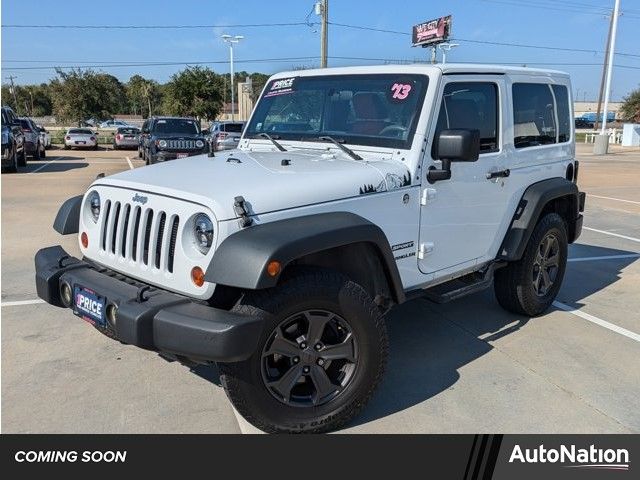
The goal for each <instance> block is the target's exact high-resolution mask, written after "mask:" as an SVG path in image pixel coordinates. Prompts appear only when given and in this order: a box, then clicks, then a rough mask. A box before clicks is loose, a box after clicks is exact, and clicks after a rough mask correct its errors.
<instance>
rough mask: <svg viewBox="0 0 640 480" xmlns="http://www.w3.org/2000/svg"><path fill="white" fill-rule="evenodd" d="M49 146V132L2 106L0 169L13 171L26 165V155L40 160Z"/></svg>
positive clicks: (27, 118)
mask: <svg viewBox="0 0 640 480" xmlns="http://www.w3.org/2000/svg"><path fill="white" fill-rule="evenodd" d="M49 147H51V137H50V135H49V132H48V131H47V130H46V129H45V128H44V127H42V126H41V125H36V124H35V122H34V121H33V120H32V119H30V118H29V117H18V116H17V115H16V114H15V112H14V111H13V110H12V109H11V107H2V171H7V172H10V173H15V172H17V171H18V167H25V166H26V165H27V157H31V158H33V159H34V160H40V159H41V158H44V157H45V156H46V155H47V148H49Z"/></svg>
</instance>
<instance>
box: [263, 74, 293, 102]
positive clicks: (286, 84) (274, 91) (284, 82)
mask: <svg viewBox="0 0 640 480" xmlns="http://www.w3.org/2000/svg"><path fill="white" fill-rule="evenodd" d="M295 80H296V79H295V77H291V78H282V79H280V80H274V81H273V83H272V84H271V87H270V88H269V91H268V92H267V93H265V94H264V98H267V97H274V96H276V95H286V94H288V93H293V91H294V90H293V87H294V83H295Z"/></svg>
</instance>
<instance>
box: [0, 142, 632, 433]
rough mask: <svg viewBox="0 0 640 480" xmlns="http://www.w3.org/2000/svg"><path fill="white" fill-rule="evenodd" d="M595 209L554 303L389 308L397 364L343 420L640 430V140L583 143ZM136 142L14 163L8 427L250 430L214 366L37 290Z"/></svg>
mask: <svg viewBox="0 0 640 480" xmlns="http://www.w3.org/2000/svg"><path fill="white" fill-rule="evenodd" d="M578 157H579V159H580V160H581V164H580V179H579V184H580V186H581V189H582V190H584V191H586V192H587V194H588V196H587V208H586V213H585V221H584V226H585V229H584V230H583V233H582V236H581V237H580V239H579V241H578V243H577V244H575V245H573V246H571V247H570V254H569V256H570V263H569V266H568V269H567V275H566V277H565V281H564V285H563V287H562V290H561V292H560V294H559V296H558V299H557V302H556V303H555V304H554V306H555V308H554V309H552V310H550V311H549V312H548V313H547V314H545V315H544V316H541V317H538V318H535V319H529V318H525V317H519V316H517V315H513V314H510V313H507V312H505V311H503V310H502V309H501V308H500V307H499V306H498V305H497V303H496V302H495V300H494V298H493V293H492V291H485V292H481V293H479V294H476V295H473V296H470V297H467V298H465V299H462V300H460V301H457V302H453V303H450V304H446V305H436V304H433V303H430V302H429V301H427V300H421V299H420V300H414V301H411V302H408V303H406V304H404V305H402V306H400V307H398V308H396V309H395V310H393V311H392V313H391V314H390V315H389V317H388V325H389V332H390V341H391V351H390V361H389V367H388V371H387V374H386V376H385V379H384V381H383V383H382V385H381V388H380V389H379V390H378V392H377V393H376V395H375V396H374V398H373V400H372V401H371V403H370V404H369V405H368V407H367V408H366V409H365V410H364V412H363V413H362V414H361V415H360V416H359V417H357V418H356V419H355V421H354V422H352V424H351V425H349V426H348V427H347V428H345V429H344V430H343V432H359V433H383V432H384V433H454V432H455V433H464V432H502V433H555V432H563V433H570V432H571V433H587V432H595V433H629V432H635V433H639V432H640V408H638V405H639V402H638V399H639V398H640V186H639V185H640V151H639V150H635V151H628V150H625V151H621V150H620V149H615V150H614V153H613V154H610V155H608V156H605V157H594V156H592V155H591V153H590V148H588V147H587V146H585V145H578ZM142 165H143V163H142V162H141V161H139V160H138V159H137V156H136V152H123V151H110V150H108V151H107V150H99V151H90V152H84V151H64V150H56V149H54V150H50V151H49V152H48V157H47V158H46V159H44V160H42V161H39V162H33V161H31V162H29V165H28V166H27V167H26V168H24V169H20V173H18V174H14V175H2V300H1V301H2V309H1V310H2V431H3V432H5V433H36V432H39V433H48V432H55V433H76V432H78V433H204V432H206V433H240V432H242V433H250V432H253V431H254V429H253V428H252V427H251V426H249V425H248V424H246V422H244V421H242V420H241V419H239V418H237V416H236V414H235V413H234V411H233V409H232V407H231V404H230V403H229V402H228V401H227V399H226V397H225V395H224V392H223V390H222V388H221V387H220V386H219V381H218V377H217V371H216V369H215V367H199V368H197V369H195V370H190V369H189V368H187V367H184V366H181V365H179V364H177V363H168V362H166V361H165V360H163V359H162V358H160V357H159V356H157V355H155V354H153V353H149V352H145V351H142V350H139V349H137V348H135V347H130V346H126V345H121V344H119V343H116V342H113V341H111V340H109V339H107V338H106V337H103V336H102V335H100V334H99V333H97V332H96V331H95V330H94V329H93V328H91V327H89V326H88V325H87V324H85V323H84V322H82V321H80V320H78V319H77V318H75V317H73V316H72V315H71V313H70V312H68V311H64V310H58V309H54V308H53V307H50V306H48V305H46V304H43V303H42V302H40V301H38V300H37V297H36V294H35V286H34V281H33V277H34V267H33V257H34V254H35V252H36V251H37V250H38V249H39V248H41V247H42V246H48V245H53V244H57V243H59V244H61V245H62V246H63V247H65V249H67V250H68V251H69V252H75V253H77V252H78V247H77V240H76V238H75V236H71V237H61V236H59V235H58V234H57V233H56V232H54V231H53V229H52V228H51V225H52V223H53V219H54V217H55V214H56V212H57V210H58V207H59V205H60V204H61V203H62V202H63V201H64V200H66V199H67V198H69V197H71V196H73V195H77V194H79V193H82V192H84V191H85V189H86V187H87V186H88V185H89V184H90V183H91V181H92V180H93V179H94V178H95V177H96V175H98V174H99V173H105V174H106V175H109V174H113V173H116V172H119V171H122V170H126V169H129V168H138V167H141V166H142Z"/></svg>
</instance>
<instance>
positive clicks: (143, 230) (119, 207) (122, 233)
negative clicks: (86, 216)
mask: <svg viewBox="0 0 640 480" xmlns="http://www.w3.org/2000/svg"><path fill="white" fill-rule="evenodd" d="M179 222H180V218H179V217H178V215H172V214H168V213H167V212H163V211H154V210H153V209H152V208H145V207H142V206H139V205H132V204H130V203H121V202H118V201H114V202H112V201H111V200H107V201H106V202H105V205H104V216H103V217H102V224H101V232H100V239H101V243H100V245H101V250H102V251H103V252H106V253H107V254H113V255H115V256H116V257H118V258H123V259H125V260H129V261H131V262H134V263H136V264H138V265H144V266H146V267H151V268H156V269H158V270H160V271H164V272H169V273H173V262H174V258H175V249H176V238H177V234H178V225H179Z"/></svg>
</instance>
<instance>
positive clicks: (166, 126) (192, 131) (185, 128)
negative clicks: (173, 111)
mask: <svg viewBox="0 0 640 480" xmlns="http://www.w3.org/2000/svg"><path fill="white" fill-rule="evenodd" d="M153 130H154V133H168V134H174V135H197V134H198V133H200V128H199V127H198V124H197V123H196V122H195V121H194V120H187V119H183V118H166V119H164V118H163V119H160V120H157V121H156V123H155V125H154V126H153Z"/></svg>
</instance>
